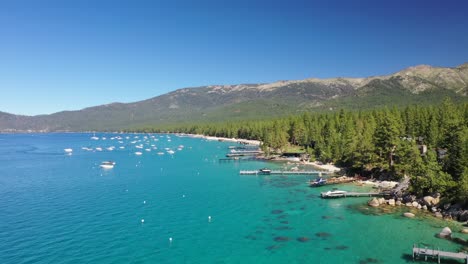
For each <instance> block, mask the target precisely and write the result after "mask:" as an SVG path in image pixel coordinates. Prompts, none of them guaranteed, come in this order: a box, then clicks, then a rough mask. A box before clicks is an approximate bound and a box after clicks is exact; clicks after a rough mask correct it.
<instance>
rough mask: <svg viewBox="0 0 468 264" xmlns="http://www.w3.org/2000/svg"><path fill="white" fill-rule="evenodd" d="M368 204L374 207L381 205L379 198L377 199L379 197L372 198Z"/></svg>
mask: <svg viewBox="0 0 468 264" xmlns="http://www.w3.org/2000/svg"><path fill="white" fill-rule="evenodd" d="M367 204H368V205H369V206H372V207H378V206H379V205H380V203H379V200H377V198H372V199H371V200H370V201H369V202H368V203H367Z"/></svg>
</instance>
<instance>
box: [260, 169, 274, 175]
mask: <svg viewBox="0 0 468 264" xmlns="http://www.w3.org/2000/svg"><path fill="white" fill-rule="evenodd" d="M258 172H259V174H270V173H271V170H270V169H268V168H262V169H259V170H258Z"/></svg>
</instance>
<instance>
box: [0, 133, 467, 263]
mask: <svg viewBox="0 0 468 264" xmlns="http://www.w3.org/2000/svg"><path fill="white" fill-rule="evenodd" d="M91 136H93V135H92V134H6V135H0V263H15V264H16V263H407V262H411V261H410V253H411V247H412V245H413V243H426V244H431V245H436V246H438V247H441V248H444V249H452V250H454V249H457V248H458V246H457V245H455V244H453V243H451V242H449V241H446V240H441V239H438V238H435V236H434V235H435V234H436V233H437V232H438V231H440V229H441V227H443V226H445V225H447V224H446V223H444V222H441V221H440V222H439V221H436V220H432V219H431V220H427V219H426V218H425V217H422V216H419V217H418V218H416V219H405V218H403V217H401V212H396V213H393V214H384V215H377V211H376V210H375V209H371V208H367V206H362V205H363V204H365V201H366V200H367V199H366V198H353V199H335V200H322V199H320V198H319V197H318V194H319V192H320V191H324V190H325V189H313V188H309V187H308V186H307V184H306V182H307V181H308V179H309V177H308V176H289V177H288V176H240V175H239V170H241V169H258V168H261V167H265V166H269V167H275V166H281V164H266V163H264V162H240V163H239V162H231V163H220V162H219V161H218V159H219V158H222V157H224V155H225V154H226V152H227V151H228V146H230V145H233V144H232V143H227V142H215V141H205V140H203V139H195V138H187V137H177V136H175V135H170V136H168V135H159V134H155V135H143V134H139V135H136V134H131V135H130V134H129V135H126V134H122V135H119V134H98V135H96V136H98V137H100V138H101V139H100V140H97V141H96V140H91V139H90V138H91ZM117 136H121V137H122V139H121V140H119V139H115V138H114V137H117ZM145 136H146V137H147V138H146V139H145V138H144V137H145ZM102 137H106V138H107V139H106V140H102ZM126 137H128V139H127V138H126ZM135 137H138V138H135ZM168 137H170V140H168ZM111 138H114V139H111ZM156 139H157V141H156ZM119 141H121V142H122V143H119ZM135 141H136V142H135ZM132 142H133V143H132ZM139 144H143V149H137V148H136V147H135V146H136V145H139ZM151 145H154V146H151ZM180 145H183V146H184V147H183V148H182V149H181V150H177V147H178V146H180ZM110 146H115V149H114V150H113V151H109V150H107V149H106V148H108V147H110ZM121 146H123V147H124V149H121V148H119V147H121ZM83 147H86V148H92V149H93V151H87V150H84V149H82V148H83ZM96 147H102V148H103V151H96V150H95V148H96ZM65 148H72V149H73V154H72V155H66V153H65V152H64V149H65ZM146 148H148V149H150V150H151V151H146V150H145V149H146ZM155 148H157V149H155ZM165 148H170V149H172V150H174V151H175V153H174V154H173V155H170V154H168V153H167V151H166V150H165ZM136 151H141V152H142V153H143V155H141V156H137V155H135V152H136ZM160 151H161V152H164V153H165V154H164V155H158V154H157V152H160ZM106 160H112V161H115V162H116V165H115V167H114V168H113V169H110V170H104V169H101V168H100V167H99V164H100V163H101V162H102V161H106ZM324 188H326V187H324ZM340 188H341V189H348V190H350V189H356V188H360V187H356V186H353V185H346V186H340ZM401 210H407V209H406V208H402V209H401ZM209 217H211V220H210V219H209ZM142 220H144V222H143V223H142ZM454 228H457V226H456V225H455V227H454ZM460 236H461V235H460ZM170 238H172V242H171V241H170Z"/></svg>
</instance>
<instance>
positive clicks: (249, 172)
mask: <svg viewBox="0 0 468 264" xmlns="http://www.w3.org/2000/svg"><path fill="white" fill-rule="evenodd" d="M319 173H322V174H327V173H328V172H324V171H315V170H312V171H280V170H272V171H270V172H263V171H260V170H241V171H240V172H239V174H240V175H315V174H319Z"/></svg>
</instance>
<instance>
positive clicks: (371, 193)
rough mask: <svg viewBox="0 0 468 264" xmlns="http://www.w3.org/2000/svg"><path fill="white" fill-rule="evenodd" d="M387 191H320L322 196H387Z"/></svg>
mask: <svg viewBox="0 0 468 264" xmlns="http://www.w3.org/2000/svg"><path fill="white" fill-rule="evenodd" d="M385 195H386V194H385V193H379V192H346V191H328V192H322V193H320V196H321V197H322V198H346V197H376V196H380V197H382V196H385Z"/></svg>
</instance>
